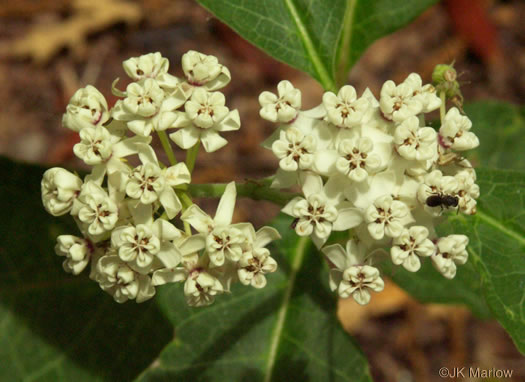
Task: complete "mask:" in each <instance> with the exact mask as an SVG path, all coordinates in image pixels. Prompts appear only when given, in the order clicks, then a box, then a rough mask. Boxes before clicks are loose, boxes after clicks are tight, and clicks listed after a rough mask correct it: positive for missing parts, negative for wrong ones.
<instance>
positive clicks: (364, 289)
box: [322, 240, 385, 305]
mask: <svg viewBox="0 0 525 382" xmlns="http://www.w3.org/2000/svg"><path fill="white" fill-rule="evenodd" d="M322 251H323V253H324V254H325V256H326V257H327V259H328V260H329V261H330V263H331V264H332V265H333V268H332V269H331V270H330V288H331V289H332V291H334V290H336V289H337V291H338V294H339V296H341V297H342V298H348V297H350V296H352V297H353V298H354V300H355V301H356V302H357V303H359V304H361V305H366V304H368V303H369V302H370V297H371V296H370V291H371V290H372V291H375V292H380V291H382V290H383V289H384V286H385V283H384V281H383V279H382V278H381V275H380V273H379V270H378V269H377V268H375V267H373V266H371V265H367V264H365V261H366V260H367V259H366V253H365V251H366V249H365V248H364V246H363V245H362V244H361V243H359V244H357V243H356V242H355V241H353V240H348V242H347V243H346V250H344V249H343V247H342V246H341V245H340V244H334V245H329V246H327V247H324V248H323V249H322ZM371 255H372V254H371Z"/></svg>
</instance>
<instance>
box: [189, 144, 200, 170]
mask: <svg viewBox="0 0 525 382" xmlns="http://www.w3.org/2000/svg"><path fill="white" fill-rule="evenodd" d="M200 146H201V141H200V140H198V141H197V143H195V145H194V146H193V147H191V148H190V149H189V150H188V152H187V153H186V166H187V167H188V170H189V171H190V173H191V172H193V169H194V168H195V161H196V160H197V154H199V148H200Z"/></svg>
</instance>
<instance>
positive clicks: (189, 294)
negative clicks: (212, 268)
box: [184, 270, 224, 306]
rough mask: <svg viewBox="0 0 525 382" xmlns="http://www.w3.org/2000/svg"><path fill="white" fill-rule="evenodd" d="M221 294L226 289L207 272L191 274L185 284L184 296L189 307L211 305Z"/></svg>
mask: <svg viewBox="0 0 525 382" xmlns="http://www.w3.org/2000/svg"><path fill="white" fill-rule="evenodd" d="M221 293H224V287H223V286H222V284H221V282H220V281H219V279H218V278H216V277H215V276H213V275H211V274H210V273H208V272H206V271H202V270H195V271H194V272H190V274H189V276H188V279H187V280H186V282H185V283H184V295H185V296H186V301H187V302H188V305H189V306H206V305H210V304H212V303H213V301H215V296H216V295H218V294H221Z"/></svg>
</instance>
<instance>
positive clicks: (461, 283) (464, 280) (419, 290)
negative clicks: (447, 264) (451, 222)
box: [381, 229, 492, 318]
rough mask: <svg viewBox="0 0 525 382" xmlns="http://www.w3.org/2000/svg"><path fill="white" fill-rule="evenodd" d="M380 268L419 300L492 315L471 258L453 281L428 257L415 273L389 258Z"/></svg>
mask: <svg viewBox="0 0 525 382" xmlns="http://www.w3.org/2000/svg"><path fill="white" fill-rule="evenodd" d="M439 232H440V235H441V236H443V235H446V233H444V232H446V231H445V230H443V229H441V230H439ZM456 233H465V232H460V231H457V232H456ZM381 268H382V270H383V271H384V272H385V274H387V275H389V277H390V278H391V279H392V280H393V281H394V282H395V283H396V284H398V285H399V286H401V287H402V288H403V289H405V290H406V291H407V292H408V293H409V294H410V295H411V296H413V297H414V298H415V299H417V300H418V301H420V302H423V303H438V304H457V305H466V306H467V307H468V308H469V309H470V310H471V311H472V313H473V314H474V315H476V316H477V317H479V318H490V317H492V314H491V312H490V309H489V307H488V306H487V303H486V302H485V300H484V299H483V298H480V295H481V293H482V292H481V276H480V274H479V272H478V270H477V269H476V267H475V266H474V264H473V263H472V261H469V262H467V264H465V265H462V266H460V267H459V269H458V273H457V275H456V277H455V278H454V279H453V280H448V279H445V278H444V277H443V276H442V275H441V274H440V273H438V272H437V271H436V270H435V268H434V267H433V266H432V264H431V262H430V261H426V260H424V261H423V264H422V266H421V269H420V270H419V271H417V272H415V273H412V272H409V271H407V270H405V269H404V268H403V267H396V266H395V265H394V264H392V263H391V262H390V261H388V262H385V264H382V266H381Z"/></svg>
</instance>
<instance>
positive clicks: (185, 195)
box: [176, 191, 193, 236]
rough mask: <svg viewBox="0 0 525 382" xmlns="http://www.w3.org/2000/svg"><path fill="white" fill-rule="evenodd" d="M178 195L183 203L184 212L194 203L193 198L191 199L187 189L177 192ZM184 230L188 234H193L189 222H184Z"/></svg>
mask: <svg viewBox="0 0 525 382" xmlns="http://www.w3.org/2000/svg"><path fill="white" fill-rule="evenodd" d="M176 192H177V191H176ZM177 196H178V197H179V199H180V201H181V203H182V212H184V211H186V210H187V209H188V207H189V206H191V205H192V204H193V200H191V197H190V196H189V195H188V193H187V192H186V191H179V192H177ZM184 232H186V234H187V235H190V236H191V227H190V224H189V223H188V222H184Z"/></svg>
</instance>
